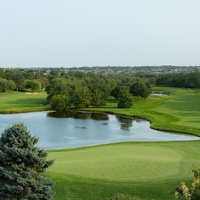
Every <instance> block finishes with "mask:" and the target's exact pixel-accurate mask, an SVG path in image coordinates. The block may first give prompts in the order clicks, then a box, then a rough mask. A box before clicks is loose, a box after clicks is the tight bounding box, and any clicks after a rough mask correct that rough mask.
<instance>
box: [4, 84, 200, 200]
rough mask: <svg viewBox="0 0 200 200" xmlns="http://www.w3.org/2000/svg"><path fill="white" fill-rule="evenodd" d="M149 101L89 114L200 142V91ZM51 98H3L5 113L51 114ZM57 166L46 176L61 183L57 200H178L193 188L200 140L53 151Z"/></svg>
mask: <svg viewBox="0 0 200 200" xmlns="http://www.w3.org/2000/svg"><path fill="white" fill-rule="evenodd" d="M152 91H153V92H154V94H155V95H150V96H149V97H148V98H147V99H145V100H144V99H141V98H138V97H133V106H132V107H131V108H123V109H122V108H117V103H116V101H115V100H114V99H112V98H110V99H109V100H108V102H107V104H106V106H103V107H99V108H94V107H90V108H87V110H90V111H95V112H105V113H111V114H117V115H125V116H136V117H140V118H144V119H147V120H149V121H150V122H151V128H154V129H158V130H164V131H169V132H172V133H171V134H173V132H177V133H180V134H181V133H184V134H190V135H196V136H200V123H199V122H200V118H199V116H200V105H199V99H200V91H199V90H189V89H182V88H167V87H154V88H152ZM49 109H50V107H49V105H48V104H47V102H46V93H45V92H39V93H25V92H9V93H2V94H0V113H2V114H3V113H19V112H33V111H46V110H49ZM48 153H49V155H48V159H53V160H55V162H54V164H53V165H52V166H51V167H50V168H49V169H48V171H47V172H46V175H47V176H48V177H49V178H50V179H51V180H52V181H53V182H54V183H55V185H54V188H53V190H54V191H55V197H54V199H55V200H65V199H69V200H76V199H85V200H86V199H87V200H88V199H91V200H92V199H93V200H103V199H104V200H106V199H107V198H109V197H113V196H114V195H115V194H119V193H121V194H128V195H130V196H137V197H139V198H141V199H145V200H150V199H151V200H152V199H154V200H168V199H174V195H173V191H174V190H175V188H176V187H177V186H178V185H179V184H180V182H182V181H184V182H186V184H187V185H189V186H190V185H191V183H192V180H193V173H192V169H194V168H196V167H198V166H199V158H200V140H197V141H184V142H179V141H176V142H175V141H171V142H126V143H115V144H107V145H99V146H93V147H82V148H74V149H62V150H49V151H48Z"/></svg>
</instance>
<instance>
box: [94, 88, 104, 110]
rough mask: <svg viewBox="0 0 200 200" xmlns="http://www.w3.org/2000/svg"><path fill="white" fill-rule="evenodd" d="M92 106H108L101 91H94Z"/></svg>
mask: <svg viewBox="0 0 200 200" xmlns="http://www.w3.org/2000/svg"><path fill="white" fill-rule="evenodd" d="M91 105H93V106H95V107H99V106H105V105H106V99H105V98H104V93H103V92H102V91H101V90H99V89H96V90H94V92H93V93H92V100H91Z"/></svg>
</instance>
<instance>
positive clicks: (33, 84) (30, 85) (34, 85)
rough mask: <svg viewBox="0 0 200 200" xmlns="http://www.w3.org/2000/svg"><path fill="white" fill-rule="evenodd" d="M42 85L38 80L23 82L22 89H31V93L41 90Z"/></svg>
mask: <svg viewBox="0 0 200 200" xmlns="http://www.w3.org/2000/svg"><path fill="white" fill-rule="evenodd" d="M41 87H42V84H41V82H40V81H38V80H25V81H24V88H26V89H31V90H32V92H34V91H37V90H41Z"/></svg>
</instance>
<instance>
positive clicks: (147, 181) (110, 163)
mask: <svg viewBox="0 0 200 200" xmlns="http://www.w3.org/2000/svg"><path fill="white" fill-rule="evenodd" d="M199 145H200V141H194V142H193V141H190V142H157V143H121V144H112V145H103V146H96V147H88V148H80V149H72V150H71V149H70V150H59V151H50V152H49V157H48V158H49V159H56V160H55V164H54V165H53V166H52V167H51V168H50V169H49V170H48V176H49V177H51V178H52V179H53V180H55V181H56V185H55V190H56V196H55V199H56V200H61V199H96V200H98V199H99V200H100V199H105V198H106V197H109V196H113V195H114V194H116V193H126V194H129V195H137V196H139V197H141V198H146V199H155V200H156V199H162V200H165V199H173V195H172V194H171V192H172V191H173V190H174V189H175V188H176V186H177V185H178V184H179V183H180V182H181V181H186V183H188V184H190V182H191V180H192V172H191V171H192V169H193V168H195V167H196V166H197V163H198V161H199V157H200V151H199V150H200V147H199Z"/></svg>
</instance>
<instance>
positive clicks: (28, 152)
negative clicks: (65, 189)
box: [0, 124, 53, 200]
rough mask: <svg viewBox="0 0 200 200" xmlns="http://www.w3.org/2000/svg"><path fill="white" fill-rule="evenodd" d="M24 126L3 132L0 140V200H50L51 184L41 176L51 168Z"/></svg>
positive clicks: (14, 126) (35, 139) (45, 154)
mask: <svg viewBox="0 0 200 200" xmlns="http://www.w3.org/2000/svg"><path fill="white" fill-rule="evenodd" d="M37 142H38V139H37V138H35V137H32V136H31V134H30V133H29V132H28V131H27V128H26V127H25V126H24V125H23V124H15V125H13V126H11V127H9V128H7V129H5V130H4V132H3V133H2V136H1V137H0V199H3V200H40V199H42V200H51V199H53V192H52V190H51V189H52V186H53V183H52V182H51V181H50V180H49V179H47V178H46V177H45V176H44V175H43V172H44V171H45V170H46V169H47V168H48V167H49V166H51V165H52V164H53V160H49V161H46V157H47V153H46V152H45V151H44V150H42V149H39V148H38V147H36V146H35V145H36V143H37Z"/></svg>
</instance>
